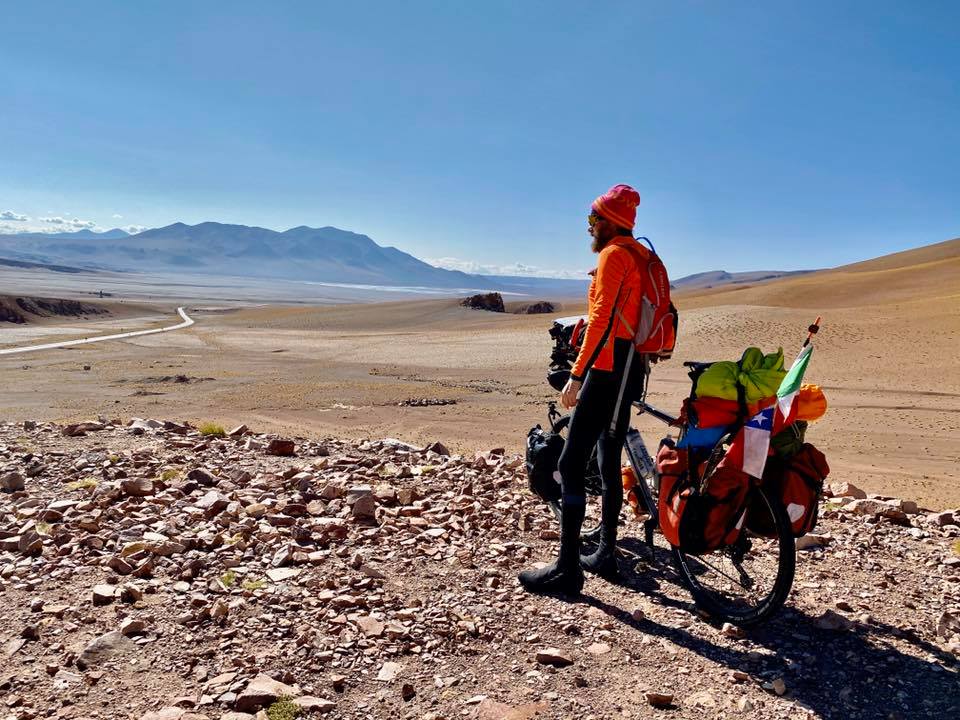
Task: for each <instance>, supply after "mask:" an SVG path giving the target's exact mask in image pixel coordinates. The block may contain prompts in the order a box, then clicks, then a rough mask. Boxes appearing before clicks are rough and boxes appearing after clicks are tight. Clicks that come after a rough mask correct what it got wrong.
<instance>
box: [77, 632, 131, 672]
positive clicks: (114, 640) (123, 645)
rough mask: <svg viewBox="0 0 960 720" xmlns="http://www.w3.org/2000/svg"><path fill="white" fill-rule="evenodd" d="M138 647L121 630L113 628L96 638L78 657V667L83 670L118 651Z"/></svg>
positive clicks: (101, 661)
mask: <svg viewBox="0 0 960 720" xmlns="http://www.w3.org/2000/svg"><path fill="white" fill-rule="evenodd" d="M134 648H136V645H135V644H134V643H133V641H132V640H130V639H129V638H127V637H124V635H123V633H121V632H120V631H119V630H113V631H112V632H108V633H106V634H105V635H101V636H100V637H97V638H94V639H93V640H91V641H90V642H89V643H88V644H87V646H86V647H85V648H84V649H83V652H81V653H80V656H79V657H78V658H77V667H78V668H80V669H81V670H86V669H87V668H91V667H96V666H97V665H100V664H101V663H103V662H104V661H106V660H107V659H109V658H111V657H112V656H114V655H116V654H117V653H121V652H126V651H129V650H133V649H134Z"/></svg>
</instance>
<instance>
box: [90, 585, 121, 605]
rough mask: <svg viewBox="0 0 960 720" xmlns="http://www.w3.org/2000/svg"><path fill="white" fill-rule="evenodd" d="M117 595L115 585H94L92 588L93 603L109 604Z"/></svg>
mask: <svg viewBox="0 0 960 720" xmlns="http://www.w3.org/2000/svg"><path fill="white" fill-rule="evenodd" d="M116 596H117V588H116V586H115V585H95V586H94V588H93V604H94V605H109V604H110V603H112V602H113V600H114V598H116Z"/></svg>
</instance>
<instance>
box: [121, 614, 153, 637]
mask: <svg viewBox="0 0 960 720" xmlns="http://www.w3.org/2000/svg"><path fill="white" fill-rule="evenodd" d="M146 631H147V623H146V622H145V621H144V620H139V619H136V618H127V619H126V620H124V621H123V622H122V623H120V632H121V633H122V634H123V635H125V636H127V637H131V636H133V635H142V634H143V633H145V632H146Z"/></svg>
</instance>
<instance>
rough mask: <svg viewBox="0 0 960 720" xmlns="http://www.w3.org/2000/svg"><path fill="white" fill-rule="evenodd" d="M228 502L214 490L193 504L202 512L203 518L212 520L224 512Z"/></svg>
mask: <svg viewBox="0 0 960 720" xmlns="http://www.w3.org/2000/svg"><path fill="white" fill-rule="evenodd" d="M229 504H230V501H229V500H227V498H225V497H224V496H223V495H221V494H220V493H218V492H217V491H216V490H211V491H210V492H208V493H207V494H206V495H204V496H203V497H202V498H200V499H199V500H197V502H195V503H194V507H197V508H200V509H201V510H203V514H204V516H205V517H208V518H212V517H214V516H216V515H219V514H220V513H221V512H223V511H224V510H226V508H227V505H229Z"/></svg>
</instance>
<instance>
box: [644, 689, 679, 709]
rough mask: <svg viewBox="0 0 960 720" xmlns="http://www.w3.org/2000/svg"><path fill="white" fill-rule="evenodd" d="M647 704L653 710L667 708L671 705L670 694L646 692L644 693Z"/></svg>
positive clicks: (671, 698) (671, 696) (671, 697)
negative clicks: (653, 708)
mask: <svg viewBox="0 0 960 720" xmlns="http://www.w3.org/2000/svg"><path fill="white" fill-rule="evenodd" d="M645 696H646V698H647V702H648V703H650V704H651V705H653V707H655V708H668V707H670V706H671V705H673V695H672V694H671V693H659V692H648V693H645Z"/></svg>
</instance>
